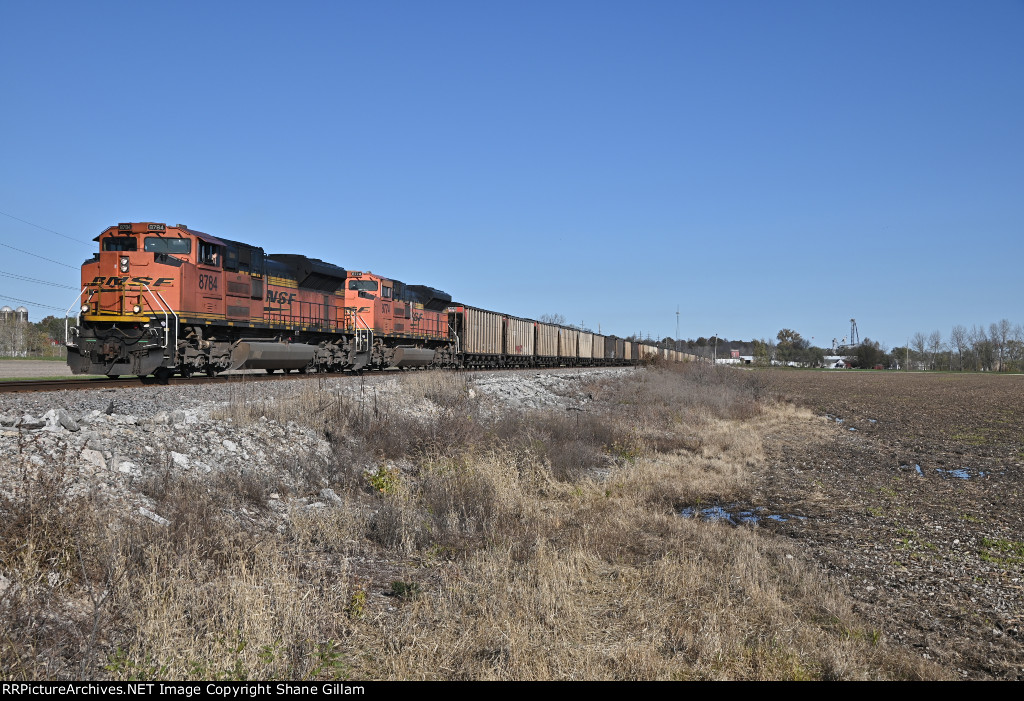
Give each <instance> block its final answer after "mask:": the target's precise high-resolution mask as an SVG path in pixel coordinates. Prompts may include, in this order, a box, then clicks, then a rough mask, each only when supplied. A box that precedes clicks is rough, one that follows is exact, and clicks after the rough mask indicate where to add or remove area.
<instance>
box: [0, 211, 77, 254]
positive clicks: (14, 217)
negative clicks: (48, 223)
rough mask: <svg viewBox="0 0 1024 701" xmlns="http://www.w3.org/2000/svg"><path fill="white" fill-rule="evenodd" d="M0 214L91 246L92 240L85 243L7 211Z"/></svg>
mask: <svg viewBox="0 0 1024 701" xmlns="http://www.w3.org/2000/svg"><path fill="white" fill-rule="evenodd" d="M0 214H2V215H4V216H5V217H10V218H11V219H14V220H15V221H20V222H21V223H22V224H28V225H29V226H34V227H35V228H37V229H42V230H43V231H48V232H50V233H51V234H56V235H57V236H60V237H62V238H65V239H67V240H68V241H74V242H75V243H80V244H83V245H86V246H88V247H89V248H92V242H91V241H90V242H89V243H86V242H85V241H83V240H82V239H76V238H74V237H72V236H67V235H66V234H62V233H60V232H59V231H54V230H53V229H47V228H46V227H45V226H39V225H38V224H33V223H32V222H30V221H27V220H25V219H21V218H19V217H16V216H14V215H13V214H8V213H7V212H0Z"/></svg>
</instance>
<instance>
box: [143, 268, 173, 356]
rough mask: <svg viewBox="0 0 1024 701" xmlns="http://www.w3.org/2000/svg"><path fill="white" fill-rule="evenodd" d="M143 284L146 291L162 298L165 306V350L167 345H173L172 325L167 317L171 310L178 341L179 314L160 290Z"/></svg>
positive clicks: (161, 300)
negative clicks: (157, 290)
mask: <svg viewBox="0 0 1024 701" xmlns="http://www.w3.org/2000/svg"><path fill="white" fill-rule="evenodd" d="M142 286H143V287H145V288H146V292H149V293H150V294H151V295H155V296H156V298H157V299H159V300H160V304H162V305H163V307H164V308H163V314H164V345H163V346H161V348H163V349H164V350H167V346H169V345H171V339H170V332H171V329H170V326H169V324H168V321H169V320H168V318H167V314H168V312H169V313H170V314H171V316H173V317H174V340H175V342H177V340H178V326H179V323H180V322H179V321H178V315H177V313H176V312H175V311H174V310H173V309H171V305H169V304H168V303H167V300H165V299H164V297H163V295H161V294H160V293H159V292H153V290H151V289H149V285H147V284H145V283H143V284H142Z"/></svg>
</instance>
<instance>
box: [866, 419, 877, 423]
mask: <svg viewBox="0 0 1024 701" xmlns="http://www.w3.org/2000/svg"><path fill="white" fill-rule="evenodd" d="M868 421H870V422H871V423H873V424H877V423H878V420H877V419H868Z"/></svg>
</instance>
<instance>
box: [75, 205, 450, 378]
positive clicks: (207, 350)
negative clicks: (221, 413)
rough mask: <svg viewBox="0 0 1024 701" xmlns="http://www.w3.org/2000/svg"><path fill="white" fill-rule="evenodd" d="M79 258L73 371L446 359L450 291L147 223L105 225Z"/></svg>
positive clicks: (384, 364) (322, 367)
mask: <svg viewBox="0 0 1024 701" xmlns="http://www.w3.org/2000/svg"><path fill="white" fill-rule="evenodd" d="M95 240H96V241H98V242H99V252H98V253H97V254H96V255H94V256H93V257H92V258H90V259H89V260H87V261H85V263H83V265H82V291H81V292H80V293H79V296H78V298H77V300H76V302H75V304H76V305H78V306H79V317H78V323H77V325H76V326H75V327H73V328H71V329H69V332H68V338H67V346H68V365H69V366H70V367H71V370H72V371H73V372H74V373H76V374H82V373H89V374H97V375H109V376H118V375H140V376H141V375H149V374H155V375H164V376H166V375H170V374H172V373H174V372H178V373H180V374H182V375H190V374H192V373H194V372H206V373H207V374H211V375H212V374H216V373H217V372H220V371H223V370H227V369H238V368H255V369H264V370H267V371H268V372H273V371H275V370H284V371H289V370H299V371H337V370H360V369H362V368H366V367H376V368H389V367H419V366H425V365H431V364H434V365H439V366H444V365H455V364H456V363H457V362H458V359H457V357H456V355H455V342H454V339H453V338H452V337H451V334H450V332H449V328H448V315H447V311H446V309H447V306H448V304H449V303H450V302H451V296H450V295H447V294H445V293H444V292H442V291H440V290H437V289H435V288H432V287H428V286H424V285H405V284H403V283H402V282H400V281H397V280H393V279H390V278H386V277H383V276H380V275H375V274H374V273H370V272H357V271H351V270H346V269H344V268H341V267H339V266H337V265H334V264H331V263H326V262H324V261H322V260H318V259H316V258H308V257H306V256H301V255H294V254H272V255H267V254H266V253H265V252H264V250H263V249H262V248H260V247H258V246H252V245H249V244H245V243H242V242H238V241H230V240H228V239H221V238H218V237H215V236H211V235H209V234H206V233H203V232H200V231H196V230H194V229H190V228H188V227H187V226H185V225H182V224H179V225H177V226H169V225H166V224H162V223H156V222H139V223H125V224H118V225H117V226H112V227H109V228H108V229H106V230H105V231H103V232H102V233H101V234H100V235H99V236H97V237H96V239H95Z"/></svg>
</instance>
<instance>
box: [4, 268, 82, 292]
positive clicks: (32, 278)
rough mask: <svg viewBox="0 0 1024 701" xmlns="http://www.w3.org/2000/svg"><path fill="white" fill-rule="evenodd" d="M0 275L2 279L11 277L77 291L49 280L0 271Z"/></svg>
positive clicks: (69, 286) (74, 288) (75, 288)
mask: <svg viewBox="0 0 1024 701" xmlns="http://www.w3.org/2000/svg"><path fill="white" fill-rule="evenodd" d="M0 275H3V276H4V277H13V278H16V279H18V280H25V281H26V282H36V283H39V284H40V285H49V286H50V287H63V288H64V289H65V290H77V289H78V288H77V287H72V286H71V285H62V284H60V283H59V282H50V281H49V280H36V279H35V278H34V277H25V276H24V275H15V274H14V273H5V272H4V271H3V270H0Z"/></svg>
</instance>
